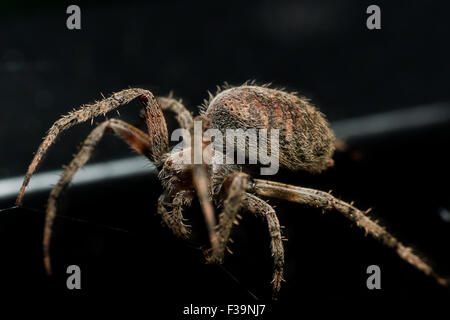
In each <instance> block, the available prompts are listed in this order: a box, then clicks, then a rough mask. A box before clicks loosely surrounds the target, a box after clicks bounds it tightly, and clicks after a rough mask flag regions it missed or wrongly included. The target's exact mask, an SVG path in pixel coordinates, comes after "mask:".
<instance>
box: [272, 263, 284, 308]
mask: <svg viewBox="0 0 450 320" xmlns="http://www.w3.org/2000/svg"><path fill="white" fill-rule="evenodd" d="M285 281H286V280H284V278H283V270H282V269H281V270H275V271H274V272H273V279H272V282H271V283H272V286H273V295H272V298H273V299H274V300H276V299H277V297H278V292H279V291H280V289H281V282H285Z"/></svg>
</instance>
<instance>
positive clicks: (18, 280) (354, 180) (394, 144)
mask: <svg viewBox="0 0 450 320" xmlns="http://www.w3.org/2000/svg"><path fill="white" fill-rule="evenodd" d="M374 3H375V4H378V5H379V6H380V7H381V11H382V29H381V30H375V31H370V30H368V29H367V28H366V18H367V14H366V8H367V6H368V5H370V4H372V2H366V1H356V0H355V1H349V0H345V1H298V2H268V1H264V2H246V3H242V2H214V3H196V4H194V3H190V2H171V3H167V2H162V1H161V2H154V3H149V2H148V3H145V4H144V3H139V2H134V1H128V2H124V3H121V2H111V1H89V2H78V3H77V4H78V5H80V7H81V12H82V29H81V30H77V31H71V30H68V29H67V28H66V18H67V14H66V13H65V12H66V8H67V6H68V5H69V4H70V3H63V2H56V1H55V2H51V1H40V2H39V4H28V5H25V4H18V3H9V2H4V3H2V4H1V5H0V8H1V12H0V21H1V22H0V23H1V28H0V34H1V39H2V42H1V45H0V88H1V89H0V101H1V113H0V115H1V116H0V151H1V157H0V177H1V178H7V177H11V176H17V175H21V174H23V173H24V172H25V170H26V167H27V165H28V163H29V161H30V160H31V157H32V152H34V151H35V150H36V148H37V146H38V144H39V142H40V139H41V137H42V136H43V134H44V133H45V131H46V130H47V129H48V127H49V126H50V125H51V124H52V122H53V121H54V120H56V119H57V117H58V116H59V115H61V114H64V113H66V112H68V111H69V110H71V109H72V108H74V107H77V106H78V105H80V104H82V103H86V102H90V101H93V100H95V99H99V98H100V97H101V95H100V93H104V94H105V95H106V94H109V93H111V92H114V91H118V90H120V89H122V88H126V87H128V86H137V87H144V88H149V89H151V90H152V91H153V92H154V93H155V94H157V95H166V94H168V93H169V91H170V90H173V91H174V94H175V95H176V96H177V97H182V98H183V101H184V102H185V104H186V105H187V106H188V107H189V108H190V109H191V110H192V111H194V112H195V111H196V110H197V106H198V105H199V104H200V103H201V102H202V100H203V99H204V98H206V97H207V93H206V90H211V91H214V90H215V87H216V85H220V84H222V83H223V82H224V81H227V82H229V83H231V84H240V83H242V82H244V81H245V80H248V79H256V80H257V81H258V82H259V83H266V82H272V83H274V84H275V85H277V86H284V87H286V88H288V89H291V90H295V91H299V92H300V93H301V94H303V95H305V96H307V97H309V98H311V99H312V101H313V102H314V103H315V104H316V105H318V106H319V107H320V109H321V111H323V112H324V113H325V114H326V115H327V117H328V119H329V120H330V121H331V122H332V123H333V122H335V121H338V120H341V119H347V118H351V117H355V116H361V115H365V114H371V113H377V112H381V111H388V110H394V109H402V108H408V107H412V106H416V105H422V104H430V103H434V102H447V101H449V100H450V92H449V90H448V89H449V86H448V78H449V76H448V75H449V71H450V70H449V69H450V63H449V61H448V57H449V56H450V50H449V44H448V38H449V22H448V18H447V15H448V10H449V9H450V6H449V5H448V4H446V3H445V2H444V1H442V2H439V1H434V2H427V1H395V2H394V1H377V2H374ZM137 112H138V107H137V106H136V105H135V106H130V107H129V108H128V109H127V110H125V109H122V111H121V114H122V117H123V118H125V119H127V120H130V121H131V122H133V121H136V119H137V116H136V115H137ZM97 121H101V119H98V120H97ZM168 121H169V122H170V124H171V127H173V126H172V125H173V121H171V120H170V119H168ZM90 129H91V127H90V125H89V124H86V125H82V126H80V127H77V128H74V129H73V130H71V131H70V133H67V134H65V135H64V136H63V138H62V139H60V140H59V141H58V142H57V144H56V145H55V146H54V147H53V148H52V149H51V150H50V152H49V155H48V157H47V158H46V161H45V162H44V163H43V165H42V166H41V169H42V170H46V169H55V168H59V167H60V166H61V165H62V164H67V163H68V162H69V161H70V159H71V155H72V154H73V153H74V152H75V151H76V146H77V145H78V144H79V142H81V140H82V139H83V138H84V137H85V136H86V135H87V133H88V132H89V130H90ZM449 138H450V135H449V126H448V123H445V124H443V125H439V126H434V127H431V128H430V127H428V128H424V129H420V130H413V131H408V132H401V133H398V134H395V135H389V136H386V135H383V136H379V137H375V138H371V139H365V140H359V141H356V142H354V143H351V144H350V149H349V150H348V151H347V152H343V153H337V154H336V157H335V160H336V166H335V167H334V168H332V169H330V170H329V171H328V172H326V173H324V174H322V175H320V176H310V175H307V174H301V173H300V174H295V175H292V174H286V173H280V175H279V176H278V177H276V179H278V180H283V181H286V182H290V183H293V184H298V185H302V186H308V187H314V188H318V189H322V190H329V189H333V190H334V194H335V195H337V196H339V197H341V198H342V199H344V200H348V201H351V200H355V201H356V205H357V206H359V207H361V208H363V209H365V208H368V207H373V208H374V215H376V216H377V217H379V218H380V219H381V220H382V221H383V223H384V224H385V225H387V227H388V228H389V230H392V231H393V232H394V233H395V234H396V235H397V236H398V237H399V238H400V239H402V240H404V242H405V243H406V244H411V245H413V246H414V248H416V249H417V250H418V251H419V252H421V253H423V254H424V256H426V257H428V259H429V260H430V261H431V262H432V263H433V264H434V265H436V268H437V270H439V271H441V272H442V273H444V274H449V273H450V260H449V258H448V251H449V250H448V248H449V246H450V241H449V240H450V236H449V231H450V225H449V223H448V222H445V221H444V220H443V219H441V218H440V216H439V214H438V211H439V209H440V208H447V209H448V208H449V207H450V203H449V197H448V181H449V180H448V178H449V169H448V157H447V152H446V151H447V149H448V145H449ZM128 154H129V151H128V149H127V147H126V146H124V145H123V144H122V143H121V142H118V141H117V140H115V139H114V138H107V139H105V141H104V142H102V144H101V148H100V149H99V151H98V152H97V153H96V156H95V157H94V159H93V160H92V162H98V161H102V160H107V159H112V158H122V157H125V156H127V155H128ZM160 191H161V189H160V187H159V184H158V181H157V178H156V176H154V175H152V174H151V172H149V174H148V175H147V176H143V177H139V178H136V177H134V178H129V179H122V180H117V181H115V182H114V183H111V182H109V183H99V184H96V185H90V186H87V187H77V186H74V187H73V188H72V189H70V190H69V192H68V194H67V197H66V199H65V200H64V201H63V203H62V206H61V209H60V214H61V215H64V216H66V217H68V218H59V219H58V220H57V223H56V225H55V237H54V241H53V243H54V245H53V248H52V250H53V256H54V264H55V275H54V276H53V277H52V278H47V277H46V276H45V275H44V272H43V268H42V263H41V251H40V250H41V249H40V243H41V240H40V239H41V238H40V237H41V232H42V223H43V213H42V212H43V210H44V209H45V203H46V194H38V195H32V196H29V197H27V196H26V198H25V206H26V207H27V208H32V209H27V208H21V209H11V210H8V211H2V212H1V217H0V219H1V220H0V230H1V237H2V242H1V243H2V251H3V253H2V256H3V259H2V262H1V264H2V265H1V267H2V269H3V270H1V274H0V276H1V277H2V280H1V281H2V283H3V285H2V286H1V288H0V290H2V291H3V292H4V293H8V296H9V297H14V296H15V295H11V293H12V292H14V293H18V294H19V295H21V296H22V298H20V299H23V296H24V295H25V296H26V297H27V299H26V301H42V302H47V303H48V302H49V301H50V300H48V299H50V298H51V299H53V300H52V301H57V302H67V303H69V304H70V303H72V302H73V301H76V303H77V305H78V306H79V307H80V306H85V305H87V304H89V305H103V303H105V302H106V304H104V305H103V306H104V308H107V309H108V310H113V311H114V310H116V309H126V310H129V311H136V310H143V311H144V312H146V314H147V315H152V314H154V313H167V314H170V315H171V317H176V316H177V317H181V318H183V316H182V308H183V306H186V305H189V304H191V303H193V304H197V305H200V304H207V303H208V304H221V305H226V304H231V303H252V304H253V303H261V301H263V303H269V304H270V295H271V291H270V278H271V259H270V251H269V241H268V238H267V235H266V230H265V226H264V224H263V223H262V221H260V220H258V219H256V218H253V217H251V216H248V215H246V216H245V217H244V220H243V221H242V223H241V227H240V228H236V231H235V235H234V236H233V238H235V244H234V245H233V247H232V250H233V252H234V254H233V255H231V256H228V258H227V261H226V262H225V265H224V267H223V268H222V267H219V266H208V265H204V264H203V260H202V259H203V258H202V254H201V249H199V247H202V246H204V245H205V243H206V239H205V237H204V234H203V232H202V230H203V225H202V218H201V216H200V214H199V210H198V206H197V205H196V204H195V205H194V206H193V208H192V210H189V211H188V212H187V215H188V216H189V217H191V218H192V220H193V224H194V239H193V240H192V242H182V241H179V240H176V239H173V237H172V236H171V235H170V234H169V232H168V231H167V230H166V229H164V228H162V227H161V226H160V222H159V218H158V217H157V216H155V215H154V213H155V203H156V198H157V196H158V194H159V193H160ZM13 201H14V199H11V200H10V201H9V200H6V201H2V202H1V203H0V204H1V208H8V207H10V206H11V205H12V204H13ZM270 203H271V204H273V205H275V206H276V210H277V211H278V212H279V216H280V220H281V223H282V225H284V226H286V229H285V235H286V237H287V238H288V239H289V241H288V242H287V243H286V256H287V266H286V278H287V282H286V283H285V284H284V285H283V288H282V291H281V295H280V299H279V301H278V302H276V303H275V304H273V305H271V306H270V309H271V314H272V315H277V314H278V313H279V312H281V311H282V310H283V311H289V312H291V315H292V317H294V315H296V313H295V312H300V311H299V309H302V308H306V307H308V306H311V305H315V304H316V303H324V304H331V303H333V302H336V301H338V304H339V305H341V306H342V305H347V304H348V305H351V304H365V303H372V302H373V303H374V304H375V305H377V306H378V307H379V308H383V307H384V306H385V305H386V304H389V303H390V302H394V301H399V300H400V301H402V303H401V304H409V303H411V301H417V302H418V303H421V304H427V303H429V302H436V301H437V302H438V303H442V304H443V303H445V301H446V300H448V298H449V292H448V290H445V289H442V288H440V287H438V286H437V285H436V284H435V283H434V282H433V280H432V279H430V278H427V277H425V276H424V275H422V274H421V273H420V272H418V271H416V270H415V269H413V268H412V267H411V266H409V265H407V264H406V263H405V262H403V261H401V260H400V259H399V258H398V257H397V256H396V255H395V253H393V252H391V250H389V249H386V248H383V247H382V245H381V244H379V243H378V242H377V241H375V240H373V239H371V238H368V237H364V235H363V232H362V231H360V230H358V228H356V227H352V226H351V225H350V223H349V222H348V221H347V220H346V219H345V218H343V217H341V216H339V215H338V214H336V213H327V214H324V215H322V214H321V213H320V210H315V209H308V208H305V207H302V206H299V205H295V204H286V203H282V202H276V201H270ZM72 218H78V219H82V220H83V221H89V222H80V221H75V220H71V219H72ZM110 227H114V228H119V229H120V230H116V229H111V228H110ZM70 264H78V265H80V267H81V269H82V274H83V278H82V286H83V288H82V290H80V291H76V292H74V291H69V290H67V289H66V286H65V279H66V277H67V275H66V273H65V268H66V267H67V266H68V265H70ZM371 264H377V265H379V266H380V268H381V270H382V289H381V290H378V291H373V290H372V291H371V290H368V289H367V288H366V278H367V276H368V275H367V274H366V268H367V266H369V265H371ZM248 291H250V292H251V294H250V293H249V292H248ZM252 295H255V296H256V297H257V298H259V299H262V300H261V301H258V302H257V301H255V300H254V297H253V296H252ZM28 298H29V299H28ZM47 298H48V299H47ZM20 301H25V300H20ZM112 301H114V303H113V302H112ZM350 302H351V303H350ZM101 310H106V309H101ZM317 311H321V309H318V310H317ZM322 311H324V310H322Z"/></svg>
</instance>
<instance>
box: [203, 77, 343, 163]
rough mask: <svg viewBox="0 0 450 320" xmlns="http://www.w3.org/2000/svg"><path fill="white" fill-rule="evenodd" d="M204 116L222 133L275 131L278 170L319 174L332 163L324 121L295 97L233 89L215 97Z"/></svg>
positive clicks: (256, 89) (272, 91) (331, 145)
mask: <svg viewBox="0 0 450 320" xmlns="http://www.w3.org/2000/svg"><path fill="white" fill-rule="evenodd" d="M204 116H206V117H207V118H209V119H210V126H211V127H212V128H215V129H219V130H221V131H222V132H223V133H224V134H225V133H226V131H225V130H226V129H243V130H248V129H268V130H270V129H278V130H279V164H280V167H281V168H286V169H290V170H306V171H310V172H320V171H322V170H324V169H325V168H326V167H327V166H328V165H329V164H330V163H332V160H331V157H332V155H333V152H334V142H335V138H334V135H333V132H332V131H331V129H330V128H329V125H328V122H327V120H326V119H325V117H324V116H323V114H322V113H321V112H319V111H318V110H317V109H316V108H315V107H314V106H313V105H311V104H310V103H309V102H308V100H306V99H304V98H301V97H299V96H297V95H295V94H291V93H288V92H285V91H283V90H277V89H271V88H268V87H259V86H254V85H243V86H239V87H233V88H229V89H226V90H224V91H222V92H220V93H219V94H217V95H216V96H215V97H214V98H213V99H212V100H211V101H210V103H209V105H208V107H207V109H206V111H205V113H204ZM247 148H248V146H247ZM247 150H248V149H247Z"/></svg>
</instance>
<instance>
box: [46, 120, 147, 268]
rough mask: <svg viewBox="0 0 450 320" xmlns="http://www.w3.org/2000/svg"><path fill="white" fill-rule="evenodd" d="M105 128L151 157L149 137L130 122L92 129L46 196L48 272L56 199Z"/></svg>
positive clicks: (86, 159) (111, 121) (113, 122)
mask: <svg viewBox="0 0 450 320" xmlns="http://www.w3.org/2000/svg"><path fill="white" fill-rule="evenodd" d="M107 130H111V131H112V132H113V133H114V134H115V135H117V136H118V137H120V138H121V139H122V140H124V141H125V142H126V143H127V144H128V145H129V146H130V147H132V148H133V149H134V150H136V151H137V152H138V153H140V154H143V155H145V156H147V157H149V158H151V157H152V147H153V145H152V144H151V142H150V139H149V137H148V136H147V135H146V134H145V133H144V132H142V131H141V130H139V129H137V128H135V127H133V126H131V125H130V124H127V123H126V122H123V121H121V120H118V119H111V120H107V121H105V122H103V123H101V124H100V125H98V126H97V127H96V128H95V129H94V130H92V132H91V133H90V134H89V136H88V137H87V138H86V140H85V141H84V142H83V144H82V146H81V149H80V151H79V152H78V154H77V155H76V156H75V157H74V158H73V160H72V161H71V162H70V164H69V165H68V166H67V167H66V169H65V170H64V172H63V173H62V175H61V177H60V178H59V181H58V183H57V184H56V185H55V186H54V188H53V189H52V191H51V192H50V195H49V198H48V203H47V211H46V219H45V228H44V239H43V249H44V266H45V269H46V271H47V273H48V274H51V263H50V239H51V234H52V226H53V221H54V219H55V215H56V211H57V201H58V199H59V198H60V196H61V193H62V192H63V190H64V189H65V188H66V187H67V185H68V184H69V183H70V182H71V181H72V179H73V177H74V175H75V173H76V172H77V171H78V169H80V168H81V167H82V166H83V165H84V164H85V163H86V162H87V161H88V160H89V158H90V157H91V155H92V152H93V151H94V149H95V148H96V146H97V144H98V143H99V142H100V140H101V139H102V138H103V136H104V134H105V132H106V131H107Z"/></svg>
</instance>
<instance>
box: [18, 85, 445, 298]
mask: <svg viewBox="0 0 450 320" xmlns="http://www.w3.org/2000/svg"><path fill="white" fill-rule="evenodd" d="M134 99H138V100H139V102H140V103H141V104H143V106H144V109H143V112H142V114H143V116H144V118H145V120H146V124H147V128H148V134H146V133H144V132H142V131H141V130H139V129H137V128H136V127H134V126H131V125H129V124H127V123H125V122H123V121H121V120H118V119H110V120H106V121H105V122H103V123H101V124H100V125H98V126H97V127H96V128H95V129H94V130H93V131H92V132H91V133H90V134H89V136H88V137H87V138H86V140H85V141H84V143H83V145H82V147H81V149H80V151H79V152H78V154H77V155H76V156H75V158H74V159H73V160H72V162H71V163H70V164H69V166H67V168H66V169H65V171H64V172H63V174H62V175H61V178H60V180H59V182H58V183H57V185H56V186H55V187H54V188H53V190H52V191H51V193H50V196H49V200H48V205H47V218H46V224H45V230H44V243H43V245H44V263H45V268H46V270H47V272H48V273H50V272H51V264H50V251H49V247H50V238H51V230H52V224H53V220H54V217H55V214H56V211H57V200H58V199H59V197H60V195H61V193H62V191H63V190H64V188H65V187H66V186H67V185H68V183H69V182H70V181H71V180H72V178H73V176H74V175H75V173H76V172H77V170H78V169H79V168H81V167H82V166H83V165H84V164H85V163H86V162H87V161H88V160H89V158H90V156H91V154H92V152H93V150H94V149H95V147H96V146H97V144H98V142H99V141H100V140H101V139H102V137H103V135H104V133H105V132H107V131H110V132H112V133H114V134H115V135H117V136H118V137H120V138H121V139H122V140H124V141H125V142H126V143H127V144H129V145H130V146H131V147H132V148H133V149H134V150H135V151H137V152H138V153H140V154H142V155H144V156H146V157H147V158H149V159H150V160H151V161H153V162H154V163H155V164H156V166H157V167H158V169H159V175H158V177H159V179H160V181H161V184H162V186H163V193H162V195H161V196H160V197H159V199H158V207H157V212H158V214H159V215H160V216H161V218H162V220H163V222H164V223H165V224H166V225H167V226H168V227H169V228H170V229H171V230H172V231H173V233H174V234H175V235H176V236H179V237H185V238H186V237H188V236H189V232H190V231H189V228H188V226H187V225H185V224H184V221H185V219H184V218H183V208H184V207H185V206H188V205H190V204H191V202H192V200H193V199H194V198H195V196H196V195H197V197H198V199H199V201H200V204H201V208H202V211H203V214H204V217H205V222H206V225H207V227H208V234H209V237H210V242H211V250H208V251H207V252H206V259H207V261H208V262H210V263H221V262H222V261H223V257H224V252H225V250H226V249H227V242H228V241H229V236H230V232H231V229H232V226H233V223H234V222H236V219H238V217H240V216H239V212H241V211H242V213H245V212H250V213H254V214H256V215H259V216H261V217H263V218H264V220H265V221H266V223H267V226H268V230H269V235H270V238H271V251H272V256H273V259H274V274H273V281H272V283H273V290H274V294H276V293H277V292H278V291H279V290H280V286H281V282H282V280H283V265H284V249H283V243H282V240H283V239H282V235H281V230H280V224H279V221H278V218H277V215H276V213H275V210H274V209H273V208H272V206H270V205H269V204H268V203H267V202H266V201H264V200H263V199H262V198H261V197H273V198H278V199H284V200H288V201H292V202H298V203H302V204H307V205H311V206H314V207H320V208H322V209H323V210H337V211H339V212H340V213H342V214H343V215H345V216H346V217H347V218H349V219H350V220H352V221H353V222H355V223H356V224H357V225H358V226H359V227H361V228H363V229H364V230H365V232H366V233H368V234H371V235H372V236H374V237H375V238H377V239H380V240H381V241H382V242H383V244H384V245H386V246H388V247H391V248H393V249H394V250H395V251H396V252H397V253H398V255H399V256H400V257H401V258H402V259H404V260H406V261H407V262H409V263H410V264H412V265H413V266H415V267H416V268H418V269H419V270H421V271H423V272H424V273H425V274H428V275H432V276H433V277H434V278H436V280H437V281H438V282H439V283H440V284H442V285H445V284H446V283H447V282H446V280H445V279H443V278H441V277H440V276H438V275H437V274H436V273H435V272H434V271H433V269H432V268H431V267H430V266H429V265H428V264H427V263H426V262H424V261H423V260H422V259H421V258H420V257H418V256H417V255H416V254H415V253H413V252H412V250H411V248H408V247H406V246H404V245H403V244H402V243H401V242H399V241H398V240H397V239H396V238H395V237H393V236H392V235H391V234H390V233H388V232H387V231H386V230H385V229H384V228H383V227H381V226H380V225H379V224H378V223H377V222H376V221H375V220H373V219H372V218H370V217H369V216H368V215H366V213H367V212H363V211H360V210H359V209H357V208H356V207H354V206H352V205H351V204H348V203H346V202H344V201H342V200H339V199H337V198H335V197H333V196H332V195H330V194H329V193H326V192H322V191H319V190H314V189H307V188H302V187H297V186H292V185H287V184H283V183H278V182H273V181H268V180H262V179H256V178H253V177H252V176H254V172H255V168H260V167H261V166H262V163H261V162H258V161H256V162H253V163H244V164H243V163H235V162H233V161H231V162H227V161H216V160H217V159H218V158H217V154H218V155H219V158H220V159H222V160H224V158H227V159H228V158H229V157H230V154H225V153H221V152H218V153H214V154H213V152H215V151H216V150H215V149H214V148H210V146H211V144H212V142H211V141H208V140H207V139H205V138H204V137H203V133H205V132H206V131H205V130H207V129H215V130H217V131H219V132H220V133H221V134H222V135H223V136H222V138H221V139H218V140H217V141H214V143H216V144H217V143H219V145H220V144H222V143H224V141H225V140H226V138H227V135H228V136H229V131H228V130H230V129H235V130H242V131H243V130H251V129H257V130H261V131H264V132H266V131H268V130H275V131H276V133H277V138H278V140H277V145H278V146H279V149H277V150H275V149H274V148H273V147H271V146H270V145H268V146H267V149H268V150H267V151H268V152H269V153H270V154H271V155H276V157H275V158H274V159H275V160H276V161H277V162H279V166H280V167H282V168H284V169H287V170H292V171H296V170H306V171H309V172H312V173H317V172H321V171H322V170H324V169H326V168H327V167H328V166H331V165H333V160H332V155H333V152H334V144H335V138H334V135H333V133H332V131H331V130H330V128H329V126H328V123H327V121H326V120H325V118H324V116H323V115H322V114H321V113H320V112H319V111H318V110H317V109H316V108H315V107H314V106H312V105H311V104H310V103H309V101H308V100H306V99H304V98H301V97H299V96H298V95H296V94H295V93H288V92H285V91H284V90H280V89H278V90H277V89H272V88H269V87H268V86H256V85H254V84H253V83H249V84H248V83H246V84H244V85H242V86H238V87H227V88H225V89H224V90H219V91H218V93H217V94H216V95H215V96H213V95H210V99H209V100H208V101H207V102H206V103H205V105H204V107H203V110H202V112H201V115H199V116H198V117H197V118H195V119H196V120H199V122H200V124H201V130H200V133H199V132H196V131H195V128H194V127H195V125H194V119H193V118H192V116H191V114H190V113H189V112H188V111H187V110H186V108H185V107H184V106H183V104H182V103H181V101H176V100H174V99H172V97H168V98H164V97H159V98H155V97H154V96H153V95H152V93H151V92H149V91H147V90H143V89H126V90H123V91H120V92H118V93H114V94H112V95H111V96H110V97H108V98H105V99H103V100H101V101H98V102H95V103H94V104H88V105H84V106H82V107H81V108H80V109H78V110H75V111H73V112H71V113H69V114H68V115H66V116H64V117H62V118H61V119H60V120H58V121H56V122H55V123H54V124H53V126H52V127H51V128H50V130H49V132H48V134H47V136H46V137H45V138H44V141H43V142H42V144H41V145H40V147H39V149H38V151H37V152H36V154H35V156H34V159H33V161H32V162H31V164H30V166H29V168H28V171H27V174H26V176H25V180H24V183H23V186H22V188H21V190H20V193H19V196H18V198H17V204H18V205H19V204H21V202H22V198H23V195H24V191H25V188H26V186H27V185H28V182H29V180H30V178H31V175H32V174H33V172H34V171H35V170H36V167H37V165H38V164H39V162H40V161H41V159H42V157H43V156H44V154H45V153H46V151H47V149H48V148H49V147H50V145H51V144H52V143H53V142H54V141H55V139H56V138H57V136H58V135H59V134H60V133H61V132H62V131H64V130H66V129H68V128H70V127H71V126H73V125H75V124H78V123H81V122H84V121H87V120H89V119H93V118H94V117H97V116H99V115H104V114H106V113H107V112H109V111H111V110H114V109H116V108H118V107H120V106H122V105H125V104H127V103H129V102H130V101H132V100H134ZM166 110H169V111H171V112H173V113H175V115H176V118H177V120H178V123H179V124H180V127H181V128H183V129H184V130H185V132H188V133H191V134H190V135H189V136H190V139H191V141H190V142H192V143H190V144H189V146H188V147H185V148H182V149H174V150H169V142H168V132H167V126H166V123H165V120H164V116H163V111H166ZM199 134H200V135H201V136H200V137H199ZM198 138H199V139H200V140H196V139H198ZM195 141H197V142H198V141H200V147H199V148H198V143H197V147H196V144H195ZM251 141H253V140H250V139H247V138H245V139H244V140H240V142H239V140H238V141H237V142H234V141H233V145H234V147H236V150H237V151H238V152H239V151H242V150H244V154H245V156H246V157H250V155H251V152H250V151H249V150H251V148H252V145H251ZM253 147H254V146H253ZM258 149H260V145H259V144H258V146H257V147H256V148H255V149H254V151H255V152H256V153H258V154H260V152H259V151H261V150H258ZM275 151H276V152H275ZM196 152H200V159H201V160H202V161H200V162H199V163H197V162H195V161H194V162H182V161H180V159H185V158H188V159H191V160H192V159H193V158H194V159H195V158H196ZM186 156H187V157H186ZM197 156H198V154H197ZM233 157H234V155H231V158H233ZM206 160H208V161H206ZM274 173H276V172H274ZM214 205H215V206H216V207H218V208H219V209H220V210H221V213H220V214H219V215H218V217H219V221H218V223H217V222H216V215H215V213H214Z"/></svg>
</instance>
